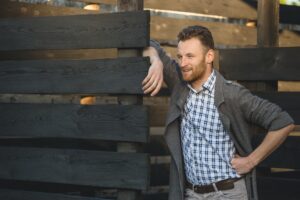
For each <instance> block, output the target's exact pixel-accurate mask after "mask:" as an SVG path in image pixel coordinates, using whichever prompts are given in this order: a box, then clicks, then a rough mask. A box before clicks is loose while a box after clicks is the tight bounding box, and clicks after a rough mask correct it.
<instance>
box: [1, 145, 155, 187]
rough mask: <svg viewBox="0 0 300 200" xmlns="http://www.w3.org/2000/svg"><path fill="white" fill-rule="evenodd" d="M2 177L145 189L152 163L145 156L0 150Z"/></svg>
mask: <svg viewBox="0 0 300 200" xmlns="http://www.w3.org/2000/svg"><path fill="white" fill-rule="evenodd" d="M0 161H1V165H0V178H1V179H6V180H19V181H34V182H46V183H62V184H72V185H81V186H93V187H105V188H124V189H137V190H144V189H146V188H147V184H148V172H149V167H148V166H149V160H148V156H147V155H146V154H142V153H114V152H100V151H87V150H68V149H61V150H60V149H54V148H49V149H48V148H29V147H28V148H21V147H0Z"/></svg>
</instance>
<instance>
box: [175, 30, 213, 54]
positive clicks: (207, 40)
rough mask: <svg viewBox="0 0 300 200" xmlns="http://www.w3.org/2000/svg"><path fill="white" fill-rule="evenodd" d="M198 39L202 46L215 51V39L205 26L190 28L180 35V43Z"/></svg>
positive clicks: (178, 36)
mask: <svg viewBox="0 0 300 200" xmlns="http://www.w3.org/2000/svg"><path fill="white" fill-rule="evenodd" d="M194 37H195V38H198V39H199V40H200V41H201V43H202V45H203V46H205V47H207V48H208V49H214V48H215V46H214V39H213V37H212V34H211V32H210V31H209V30H208V28H206V27H203V26H188V27H186V28H184V29H183V30H182V31H181V32H180V33H179V34H178V35H177V38H178V42H179V41H185V40H188V39H191V38H194Z"/></svg>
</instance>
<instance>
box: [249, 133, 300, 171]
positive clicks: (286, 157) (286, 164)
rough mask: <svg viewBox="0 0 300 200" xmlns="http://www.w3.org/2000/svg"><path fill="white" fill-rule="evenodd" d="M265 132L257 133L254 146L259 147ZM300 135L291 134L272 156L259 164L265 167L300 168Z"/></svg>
mask: <svg viewBox="0 0 300 200" xmlns="http://www.w3.org/2000/svg"><path fill="white" fill-rule="evenodd" d="M264 136H265V134H257V135H256V136H255V138H254V140H253V143H254V147H257V146H258V145H259V144H260V143H261V142H262V140H263V138H264ZM299 144H300V137H297V136H290V137H288V138H287V139H286V140H285V141H284V143H283V144H282V145H281V146H280V147H279V148H278V149H276V150H275V151H274V152H273V153H272V154H271V155H270V156H268V157H267V158H266V159H265V160H264V161H262V162H261V163H260V164H259V167H265V168H289V169H300V160H299V159H298V157H299V154H300V148H299Z"/></svg>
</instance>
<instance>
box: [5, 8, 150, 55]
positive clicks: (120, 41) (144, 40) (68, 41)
mask: <svg viewBox="0 0 300 200" xmlns="http://www.w3.org/2000/svg"><path fill="white" fill-rule="evenodd" d="M149 16H150V14H149V12H148V11H137V12H122V13H113V14H98V15H74V16H55V17H28V18H10V19H0V35H1V37H0V44H1V46H0V51H9V50H25V49H27V50H33V49H97V48H116V47H119V48H138V47H145V46H147V45H148V44H149V32H150V30H149V21H150V19H149Z"/></svg>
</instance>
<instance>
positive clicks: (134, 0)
mask: <svg viewBox="0 0 300 200" xmlns="http://www.w3.org/2000/svg"><path fill="white" fill-rule="evenodd" d="M143 4H144V1H143V0H117V11H118V12H124V11H137V10H143ZM141 55H142V52H141V50H136V49H118V57H132V56H141ZM118 103H119V104H121V105H141V104H143V97H142V96H138V95H121V96H118ZM117 148H118V151H119V152H138V151H139V145H138V144H133V143H124V142H122V143H121V142H120V143H118V147H117ZM139 195H140V194H139V192H137V191H132V190H118V194H117V200H136V199H138V198H139Z"/></svg>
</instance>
